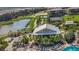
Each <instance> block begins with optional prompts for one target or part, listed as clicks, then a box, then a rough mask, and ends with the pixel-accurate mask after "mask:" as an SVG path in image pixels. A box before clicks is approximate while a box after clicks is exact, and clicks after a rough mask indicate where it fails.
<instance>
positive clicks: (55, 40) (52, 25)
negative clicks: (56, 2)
mask: <svg viewBox="0 0 79 59" xmlns="http://www.w3.org/2000/svg"><path fill="white" fill-rule="evenodd" d="M0 51H79V8H77V7H0Z"/></svg>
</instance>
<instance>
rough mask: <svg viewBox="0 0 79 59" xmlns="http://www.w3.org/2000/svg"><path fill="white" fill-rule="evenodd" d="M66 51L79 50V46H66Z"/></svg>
mask: <svg viewBox="0 0 79 59" xmlns="http://www.w3.org/2000/svg"><path fill="white" fill-rule="evenodd" d="M64 51H79V47H78V46H72V45H71V46H68V47H65V48H64Z"/></svg>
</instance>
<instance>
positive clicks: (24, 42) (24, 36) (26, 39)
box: [21, 35, 29, 44]
mask: <svg viewBox="0 0 79 59" xmlns="http://www.w3.org/2000/svg"><path fill="white" fill-rule="evenodd" d="M21 42H22V43H23V44H27V43H28V42H29V39H28V37H27V36H26V35H23V39H22V41H21Z"/></svg>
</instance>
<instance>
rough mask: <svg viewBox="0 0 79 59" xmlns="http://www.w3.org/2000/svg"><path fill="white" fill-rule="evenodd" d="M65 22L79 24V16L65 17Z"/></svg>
mask: <svg viewBox="0 0 79 59" xmlns="http://www.w3.org/2000/svg"><path fill="white" fill-rule="evenodd" d="M63 20H64V21H77V22H79V15H68V16H64V17H63Z"/></svg>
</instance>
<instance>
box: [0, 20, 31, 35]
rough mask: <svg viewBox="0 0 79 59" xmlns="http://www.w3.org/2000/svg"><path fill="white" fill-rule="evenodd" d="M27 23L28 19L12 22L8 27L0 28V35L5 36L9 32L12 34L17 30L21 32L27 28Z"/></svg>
mask: <svg viewBox="0 0 79 59" xmlns="http://www.w3.org/2000/svg"><path fill="white" fill-rule="evenodd" d="M29 21H30V19H24V20H20V21H17V22H14V23H13V24H10V25H5V26H2V27H0V35H4V34H7V33H8V32H9V31H10V30H11V31H12V32H16V31H17V30H21V29H23V28H25V27H26V26H27V24H28V23H29Z"/></svg>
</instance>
